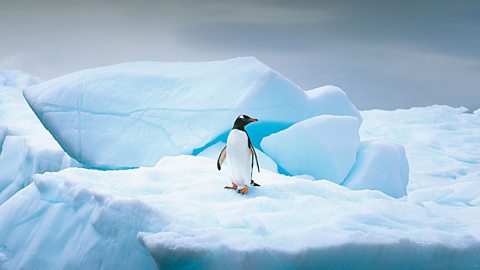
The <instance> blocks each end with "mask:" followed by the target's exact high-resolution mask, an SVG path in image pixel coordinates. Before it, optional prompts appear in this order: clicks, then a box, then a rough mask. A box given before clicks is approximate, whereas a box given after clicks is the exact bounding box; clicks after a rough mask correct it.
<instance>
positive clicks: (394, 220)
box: [0, 156, 480, 269]
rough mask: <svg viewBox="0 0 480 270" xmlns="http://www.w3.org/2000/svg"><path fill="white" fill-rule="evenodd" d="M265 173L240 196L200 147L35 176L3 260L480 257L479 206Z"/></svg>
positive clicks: (11, 204)
mask: <svg viewBox="0 0 480 270" xmlns="http://www.w3.org/2000/svg"><path fill="white" fill-rule="evenodd" d="M260 176H261V178H260V179H258V182H259V183H261V184H262V186H261V187H257V188H251V190H250V192H249V194H247V195H245V196H241V195H239V194H237V193H236V192H234V191H231V190H224V188H223V186H224V185H225V183H226V182H228V176H227V174H226V173H224V172H218V171H217V169H216V166H215V160H213V159H210V158H204V157H195V156H178V157H166V158H163V159H162V160H161V161H160V162H159V163H158V164H157V165H156V166H155V167H149V168H139V169H133V170H122V171H96V170H87V169H80V168H70V169H66V170H63V171H60V172H56V173H46V174H43V175H36V176H35V177H34V182H33V183H32V184H31V185H29V186H28V187H27V188H26V189H24V190H22V191H20V192H19V193H17V194H16V195H14V196H13V197H12V198H11V199H10V200H8V201H7V202H6V203H5V204H3V205H1V206H0V243H2V245H3V246H2V250H0V252H3V253H4V254H5V256H4V258H3V262H2V263H3V265H4V266H5V267H6V268H7V269H10V268H19V269H30V268H43V269H66V268H69V269H71V268H82V267H83V268H84V267H85V266H88V268H92V269H97V268H102V267H103V268H108V269H140V268H141V269H155V268H157V267H158V268H159V269H191V268H200V269H225V265H228V268H229V269H245V268H252V269H260V268H261V269H279V268H295V269H307V268H310V269H311V268H335V266H337V267H338V266H339V265H342V266H346V267H348V268H362V267H363V268H377V267H379V268H382V269H392V268H400V269H405V268H412V267H413V266H415V267H418V268H429V267H431V268H447V269H448V268H472V266H478V265H479V264H480V257H479V256H478V252H479V251H480V245H479V243H480V231H479V230H478V228H479V227H480V216H479V215H478V214H477V213H478V209H477V208H475V207H462V208H461V211H459V210H460V209H459V208H458V207H452V206H450V205H441V204H436V203H433V202H431V203H430V204H427V203H424V204H419V203H417V202H416V201H408V200H398V199H393V198H391V197H389V196H386V195H384V194H383V193H381V192H378V191H369V190H359V191H354V190H349V189H347V188H345V187H342V186H339V185H336V184H334V183H331V182H329V181H310V180H305V179H302V178H296V177H288V176H284V175H280V174H275V173H272V172H269V171H265V172H264V173H262V174H261V175H260ZM339 209H341V211H339ZM392 210H394V211H392ZM143 247H144V248H143ZM4 251H5V252H4ZM345 254H349V255H348V256H345Z"/></svg>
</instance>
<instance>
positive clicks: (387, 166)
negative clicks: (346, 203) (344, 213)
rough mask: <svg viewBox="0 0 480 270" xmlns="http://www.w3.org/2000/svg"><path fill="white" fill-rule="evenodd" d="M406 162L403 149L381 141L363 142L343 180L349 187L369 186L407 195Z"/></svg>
mask: <svg viewBox="0 0 480 270" xmlns="http://www.w3.org/2000/svg"><path fill="white" fill-rule="evenodd" d="M407 184H408V161H407V158H406V157H405V149H404V148H403V147H402V146H400V145H398V144H394V143H389V142H384V141H375V140H373V141H365V142H362V143H361V145H360V148H359V149H358V152H357V161H356V162H355V165H354V166H353V168H352V170H351V171H350V173H349V174H348V177H347V178H346V179H345V182H344V183H343V185H344V186H346V187H348V188H350V189H372V190H380V191H382V192H383V193H385V194H387V195H389V196H392V197H395V198H400V197H402V196H405V195H407Z"/></svg>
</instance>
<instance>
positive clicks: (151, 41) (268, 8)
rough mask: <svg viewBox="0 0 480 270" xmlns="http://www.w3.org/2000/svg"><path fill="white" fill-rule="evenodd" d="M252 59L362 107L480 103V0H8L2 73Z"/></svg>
mask: <svg viewBox="0 0 480 270" xmlns="http://www.w3.org/2000/svg"><path fill="white" fill-rule="evenodd" d="M248 55H253V56H256V57H257V58H258V59H260V60H261V61H262V62H264V63H265V64H267V65H269V66H270V67H272V68H274V69H276V70H277V71H279V72H280V73H282V74H284V75H285V76H287V77H288V78H290V79H291V80H292V81H294V82H295V83H297V84H298V85H300V86H301V87H303V88H304V89H310V88H314V87H317V86H322V85H326V84H333V85H337V86H340V87H341V88H343V89H344V90H345V91H346V92H347V94H348V95H349V96H350V98H351V100H352V101H353V103H354V104H355V105H357V107H359V108H360V109H371V108H379V109H395V108H408V107H412V106H425V105H431V104H448V105H451V106H465V107H467V108H469V109H471V110H475V109H478V108H480V1H476V0H473V1H443V0H434V1H299V0H295V1H290V0H285V1H245V0H244V1H218V2H217V1H212V0H208V1H199V0H191V1H184V0H182V1H173V0H172V1H153V0H137V1H127V0H103V1H85V0H83V1H69V0H43V1H39V0H11V1H8V0H0V68H7V69H21V70H24V71H26V72H28V73H31V74H34V75H37V76H39V77H40V78H42V79H49V78H53V77H55V76H59V75H62V74H66V73H69V72H73V71H76V70H79V69H83V68H88V67H95V66H101V65H108V64H114V63H120V62H127V61H138V60H155V61H199V60H217V59H225V58H231V57H238V56H248Z"/></svg>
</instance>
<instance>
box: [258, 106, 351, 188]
mask: <svg viewBox="0 0 480 270" xmlns="http://www.w3.org/2000/svg"><path fill="white" fill-rule="evenodd" d="M358 129H359V123H358V120H357V119H356V118H354V117H351V116H330V115H322V116H316V117H312V118H309V119H307V120H304V121H302V122H299V123H297V124H294V125H292V126H291V127H289V128H288V129H285V130H283V131H280V132H278V133H275V134H272V135H270V136H268V137H266V138H264V139H263V140H262V142H261V146H262V149H263V151H264V152H265V153H266V154H267V155H268V156H270V157H272V158H273V160H275V162H276V163H277V164H278V165H279V166H281V167H282V168H283V169H284V170H286V171H287V172H288V173H289V174H291V175H303V174H307V175H311V176H313V177H315V178H317V179H327V180H330V181H332V182H335V183H337V184H340V183H342V182H343V180H344V179H345V177H346V176H347V174H348V172H349V171H350V169H351V168H352V166H353V164H354V163H355V159H356V152H357V149H358V146H359V145H360V137H359V135H358Z"/></svg>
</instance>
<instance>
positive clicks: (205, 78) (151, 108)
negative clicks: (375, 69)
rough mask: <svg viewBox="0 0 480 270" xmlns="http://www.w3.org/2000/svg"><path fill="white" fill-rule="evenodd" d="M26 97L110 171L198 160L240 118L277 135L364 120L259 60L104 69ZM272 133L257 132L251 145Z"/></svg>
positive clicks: (58, 134)
mask: <svg viewBox="0 0 480 270" xmlns="http://www.w3.org/2000/svg"><path fill="white" fill-rule="evenodd" d="M24 95H25V97H26V99H27V101H28V103H29V104H30V106H31V107H32V108H33V110H34V111H35V113H36V114H37V116H38V118H39V119H40V120H41V122H42V123H43V124H44V125H45V127H46V128H47V129H48V130H49V131H50V132H51V134H52V135H53V136H54V137H55V139H56V140H57V141H58V142H59V143H60V145H61V146H62V147H63V149H65V151H66V152H67V153H69V154H70V156H72V157H73V158H75V159H76V160H78V161H80V162H81V163H83V164H86V165H87V166H91V167H96V168H103V169H108V168H110V169H111V168H129V167H138V166H151V165H154V164H155V163H156V162H157V161H158V160H159V159H160V158H161V157H163V156H167V155H179V154H191V153H193V152H194V150H195V149H198V148H201V147H203V146H205V145H207V144H208V143H210V142H215V140H219V137H220V136H221V135H222V134H224V133H225V132H228V130H229V129H230V128H231V126H232V125H233V120H234V119H235V118H236V117H237V116H238V115H239V114H248V115H251V116H252V117H255V118H259V119H260V121H261V122H260V123H262V124H259V125H267V126H269V128H271V129H273V130H275V131H278V130H280V129H283V128H284V127H286V126H288V125H291V124H293V123H296V122H298V121H301V120H304V119H306V118H310V117H313V116H316V115H319V114H341V115H351V116H354V117H356V118H358V119H359V121H361V120H360V119H361V116H360V114H359V112H358V111H357V110H356V108H355V107H354V106H353V105H352V104H351V102H350V101H349V100H348V98H347V97H346V96H345V95H344V93H343V92H342V91H341V90H340V89H338V88H333V87H329V88H328V89H318V90H312V91H308V92H305V91H303V90H302V89H301V88H299V87H298V86H297V85H295V84H294V83H292V82H291V81H289V80H288V79H287V78H285V77H283V76H282V75H280V74H279V73H277V72H276V71H274V70H272V69H271V68H269V67H268V66H266V65H264V64H263V63H261V62H259V61H258V60H257V59H255V58H253V57H245V58H235V59H230V60H225V61H215V62H196V63H183V62H178V63H161V62H136V63H125V64H119V65H114V66H107V67H100V68H95V69H88V70H83V71H79V72H76V73H72V74H69V75H65V76H62V77H59V78H55V79H53V80H50V81H46V82H43V83H41V84H38V85H35V86H33V87H30V88H27V89H25V90H24ZM327 103H328V104H329V105H328V106H325V104H327ZM330 103H332V104H330ZM264 130H265V129H264ZM266 135H268V134H263V133H262V132H259V133H255V132H254V133H252V135H251V136H252V141H253V142H254V144H256V143H257V142H259V141H260V140H261V137H264V136H266ZM256 146H257V145H256Z"/></svg>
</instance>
